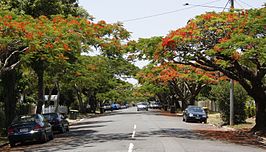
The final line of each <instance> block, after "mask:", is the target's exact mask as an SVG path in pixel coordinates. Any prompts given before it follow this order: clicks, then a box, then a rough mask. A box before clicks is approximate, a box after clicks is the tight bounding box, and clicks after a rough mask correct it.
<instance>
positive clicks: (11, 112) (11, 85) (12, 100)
mask: <svg viewBox="0 0 266 152" xmlns="http://www.w3.org/2000/svg"><path fill="white" fill-rule="evenodd" d="M2 80H3V87H4V103H5V116H6V123H5V125H6V127H8V125H10V124H11V122H12V120H13V119H14V117H15V116H16V103H17V92H16V83H17V79H16V71H15V70H11V71H7V72H5V73H4V74H3V75H2Z"/></svg>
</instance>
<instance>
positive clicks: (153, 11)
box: [79, 0, 266, 84]
mask: <svg viewBox="0 0 266 152" xmlns="http://www.w3.org/2000/svg"><path fill="white" fill-rule="evenodd" d="M186 3H188V4H189V5H184V4H186ZM264 3H266V0H234V6H235V8H238V9H250V8H261V7H262V5H263V4H264ZM79 5H80V6H82V7H83V8H85V9H86V10H87V11H88V13H89V14H90V15H92V16H94V18H95V21H98V20H105V21H106V22H107V23H116V22H122V23H123V25H124V27H125V28H126V29H127V30H128V31H129V32H131V39H133V40H138V39H139V38H150V37H152V36H166V35H167V34H168V33H169V32H170V31H171V30H176V29H178V28H181V27H184V26H185V25H186V23H187V22H188V20H190V19H192V18H194V17H195V16H197V15H200V14H203V13H205V12H211V11H215V12H221V11H223V10H224V11H228V10H227V9H224V8H225V7H226V8H230V2H229V0H79ZM147 63H148V62H147V61H138V62H136V63H135V65H137V66H138V67H140V68H142V67H143V66H145V65H146V64H147ZM130 82H131V83H133V84H135V83H136V80H130Z"/></svg>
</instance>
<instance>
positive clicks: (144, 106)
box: [137, 102, 148, 111]
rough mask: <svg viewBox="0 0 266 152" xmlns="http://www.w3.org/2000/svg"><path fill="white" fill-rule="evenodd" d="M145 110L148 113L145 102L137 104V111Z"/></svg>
mask: <svg viewBox="0 0 266 152" xmlns="http://www.w3.org/2000/svg"><path fill="white" fill-rule="evenodd" d="M140 110H146V111H148V103H147V102H140V103H138V104H137V111H140Z"/></svg>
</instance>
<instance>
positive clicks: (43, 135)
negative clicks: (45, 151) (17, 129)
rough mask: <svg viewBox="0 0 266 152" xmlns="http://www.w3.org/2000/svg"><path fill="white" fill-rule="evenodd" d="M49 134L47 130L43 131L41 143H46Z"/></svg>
mask: <svg viewBox="0 0 266 152" xmlns="http://www.w3.org/2000/svg"><path fill="white" fill-rule="evenodd" d="M47 140H48V139H47V134H46V132H43V133H42V137H41V143H45V142H47Z"/></svg>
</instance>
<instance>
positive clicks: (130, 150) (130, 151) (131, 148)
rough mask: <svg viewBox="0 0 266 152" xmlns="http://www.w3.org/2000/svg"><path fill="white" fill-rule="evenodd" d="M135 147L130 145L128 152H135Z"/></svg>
mask: <svg viewBox="0 0 266 152" xmlns="http://www.w3.org/2000/svg"><path fill="white" fill-rule="evenodd" d="M133 147H134V145H133V144H132V143H130V144H129V147H128V152H133Z"/></svg>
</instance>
